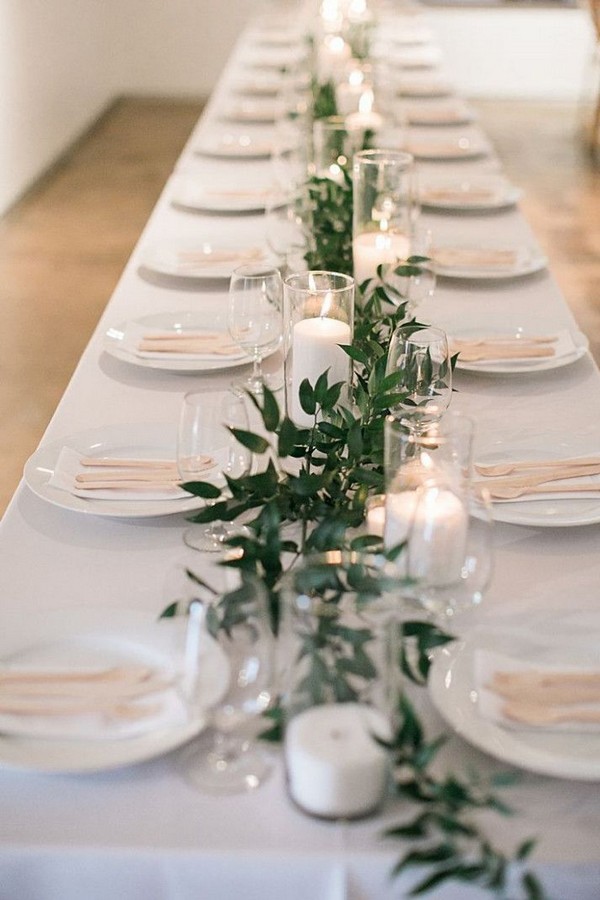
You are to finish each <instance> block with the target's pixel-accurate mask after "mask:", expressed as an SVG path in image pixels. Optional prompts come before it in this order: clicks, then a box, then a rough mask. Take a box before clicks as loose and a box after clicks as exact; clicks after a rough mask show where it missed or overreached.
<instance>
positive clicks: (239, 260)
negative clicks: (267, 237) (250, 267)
mask: <svg viewBox="0 0 600 900" xmlns="http://www.w3.org/2000/svg"><path fill="white" fill-rule="evenodd" d="M267 261H269V262H273V260H272V259H269V257H268V254H267V252H266V251H265V250H264V249H263V248H262V247H260V246H254V247H240V246H239V244H238V245H235V246H234V245H227V244H221V243H219V244H215V243H213V242H212V241H194V242H191V241H188V242H187V243H171V244H169V243H165V244H157V245H155V246H153V247H150V248H149V249H148V250H147V252H146V253H145V254H144V255H143V256H142V259H141V265H142V266H144V267H145V268H146V269H150V270H151V271H152V272H157V273H158V274H159V275H169V276H171V277H174V278H193V279H208V280H214V279H215V278H219V279H222V278H230V277H231V274H232V272H233V270H234V269H236V268H237V267H238V266H241V265H243V264H244V263H265V262H267Z"/></svg>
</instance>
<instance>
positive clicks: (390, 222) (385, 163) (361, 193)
mask: <svg viewBox="0 0 600 900" xmlns="http://www.w3.org/2000/svg"><path fill="white" fill-rule="evenodd" d="M414 177H415V176H414V160H413V157H412V156H411V154H410V153H404V152H401V151H394V150H361V151H359V152H358V153H356V154H355V155H354V159H353V164H352V193H353V228H352V233H353V258H354V277H355V279H356V282H357V284H359V285H360V284H362V283H363V282H364V281H366V280H368V279H370V278H374V277H375V276H376V275H377V268H378V266H380V265H386V264H398V263H399V262H401V261H404V260H405V259H407V257H409V256H410V253H411V233H412V226H413V221H414V210H413V207H414V203H415V188H414Z"/></svg>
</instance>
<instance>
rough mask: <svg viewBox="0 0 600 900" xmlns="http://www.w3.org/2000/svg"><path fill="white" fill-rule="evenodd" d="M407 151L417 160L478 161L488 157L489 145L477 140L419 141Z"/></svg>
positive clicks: (412, 143)
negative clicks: (481, 157)
mask: <svg viewBox="0 0 600 900" xmlns="http://www.w3.org/2000/svg"><path fill="white" fill-rule="evenodd" d="M407 150H408V152H409V153H412V155H413V156H414V157H415V159H423V160H437V161H440V162H445V161H447V160H453V159H477V158H478V157H480V156H488V154H489V152H490V148H489V146H488V144H486V143H485V142H484V141H481V140H479V139H476V138H468V137H461V138H452V139H450V140H441V139H440V140H427V139H419V140H415V141H411V142H409V144H408V147H407Z"/></svg>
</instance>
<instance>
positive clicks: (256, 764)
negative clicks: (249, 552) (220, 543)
mask: <svg viewBox="0 0 600 900" xmlns="http://www.w3.org/2000/svg"><path fill="white" fill-rule="evenodd" d="M229 571H230V572H231V570H229ZM204 629H206V630H208V632H209V633H210V634H211V635H212V638H213V639H214V641H215V642H216V644H217V646H218V648H219V649H220V651H221V653H222V658H223V660H224V662H225V664H226V670H227V673H228V678H226V681H225V684H224V686H223V690H222V692H221V696H220V697H219V699H218V700H217V701H216V702H215V703H214V704H213V706H212V708H211V709H210V712H209V721H210V724H211V726H212V727H211V729H210V731H209V732H208V734H207V735H203V736H202V737H201V738H199V739H197V740H196V741H193V742H192V743H191V744H189V745H188V746H187V747H186V748H185V750H184V751H183V753H182V755H181V764H182V767H183V770H184V773H185V776H186V778H187V780H188V781H189V782H190V783H191V784H192V785H194V786H195V787H197V788H199V789H200V790H203V791H207V792H213V793H239V792H241V791H248V790H252V789H254V788H257V787H258V786H259V785H260V784H261V783H262V781H263V780H264V779H265V777H267V775H268V774H269V771H270V768H271V762H270V759H269V757H268V756H267V755H266V753H265V752H264V751H262V750H261V749H260V748H259V747H258V746H257V744H256V742H255V741H254V740H253V739H252V737H250V736H249V735H248V733H247V732H248V727H247V726H248V725H249V723H250V722H251V721H252V720H253V719H255V718H256V717H257V716H259V715H261V713H263V712H264V711H265V710H266V709H267V708H268V707H269V705H270V703H271V700H272V696H273V690H274V682H275V658H274V657H275V642H274V638H273V632H272V629H271V619H270V613H269V600H268V594H267V591H266V589H265V587H264V585H263V584H262V583H261V582H260V581H258V579H257V578H256V577H255V576H253V575H251V574H250V573H245V572H244V573H243V574H242V577H241V581H240V582H239V583H238V585H237V586H236V587H234V588H233V589H231V588H230V589H229V590H226V592H224V593H221V594H217V595H216V597H215V598H214V600H213V601H212V602H208V603H202V602H201V601H198V603H197V605H195V606H194V605H192V608H191V609H190V618H189V625H188V634H187V640H186V653H185V663H186V666H185V667H186V670H187V671H186V673H184V676H185V677H184V684H185V685H186V687H187V690H186V693H187V696H188V702H190V704H192V705H193V704H194V703H198V705H199V706H200V707H202V705H203V701H204V698H205V694H206V692H205V690H204V689H203V685H204V683H205V681H206V678H207V673H205V672H203V668H202V656H200V657H199V658H196V656H195V649H196V648H197V647H199V646H200V647H201V646H202V643H201V641H200V638H199V635H200V634H201V633H202V631H203V630H204ZM190 673H191V674H190ZM243 726H246V729H245V730H244V728H243Z"/></svg>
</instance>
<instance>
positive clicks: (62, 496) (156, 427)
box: [23, 422, 204, 519]
mask: <svg viewBox="0 0 600 900" xmlns="http://www.w3.org/2000/svg"><path fill="white" fill-rule="evenodd" d="M169 427H170V426H169V425H166V424H160V423H152V422H150V423H148V422H141V423H139V424H136V425H131V424H124V423H116V424H114V425H100V426H97V427H96V428H89V429H84V430H82V431H78V432H73V433H71V434H68V435H65V437H63V438H59V439H57V440H53V441H49V442H47V443H44V444H41V445H40V446H38V448H37V449H36V450H35V451H34V452H33V453H32V454H31V456H30V457H29V458H28V460H27V461H26V463H25V466H24V469H23V479H24V481H25V484H26V485H27V487H28V488H29V490H30V491H31V492H32V493H33V494H35V496H36V497H38V498H39V499H40V500H43V501H44V502H46V503H50V504H51V505H53V506H58V507H60V508H61V509H66V510H68V511H70V512H76V513H82V514H83V515H91V516H99V517H102V518H112V519H115V518H116V519H143V518H157V517H162V516H167V515H177V514H178V513H185V512H193V511H195V510H197V509H201V508H202V507H203V506H204V501H203V500H202V499H201V498H200V497H194V496H192V495H190V497H189V498H187V497H183V498H174V499H170V500H138V501H135V505H136V507H137V509H135V508H134V509H133V510H129V509H128V510H127V511H123V507H122V506H116V504H121V503H127V502H129V503H131V502H132V501H113V500H98V499H96V500H94V499H93V498H90V499H89V500H87V499H84V498H82V497H75V496H73V495H72V494H69V493H68V492H67V491H61V490H59V489H57V488H48V481H49V480H50V477H51V476H52V474H53V472H54V469H53V468H52V467H53V466H54V465H55V462H56V459H57V458H58V454H59V453H60V451H61V450H62V448H63V447H65V446H71V447H72V448H73V449H74V450H77V451H78V452H82V453H86V452H89V450H90V449H91V448H92V447H93V446H95V445H96V444H98V442H101V443H102V442H104V443H107V444H111V443H115V442H116V441H127V440H131V439H132V438H131V437H128V436H129V435H132V436H133V435H134V434H135V433H136V432H137V433H138V434H139V433H140V432H142V433H143V432H148V433H149V434H159V433H160V431H161V430H162V431H163V432H164V433H166V430H167V429H168V428H169ZM175 430H176V429H175V426H173V432H174V434H173V443H172V446H173V449H174V447H175ZM107 433H108V434H112V433H114V434H115V437H114V438H109V437H104V438H102V435H103V434H105V435H106V434H107ZM119 434H122V435H123V437H121V438H119V437H117V435H119ZM141 440H142V439H140V440H139V441H137V442H136V441H135V440H134V441H133V446H136V444H137V445H138V446H139V444H140V442H141ZM148 440H149V441H151V439H150V438H148ZM154 440H157V438H154ZM75 442H77V445H75ZM157 443H158V446H159V447H160V449H164V447H165V446H171V442H169V441H162V442H161V441H157ZM48 490H49V491H50V492H51V493H50V494H49V495H48V492H47V491H48ZM87 504H93V505H92V506H91V507H89V506H88V505H87ZM99 504H100V506H98V505H99ZM142 504H143V506H142Z"/></svg>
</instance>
